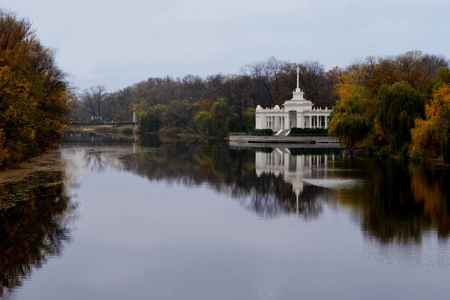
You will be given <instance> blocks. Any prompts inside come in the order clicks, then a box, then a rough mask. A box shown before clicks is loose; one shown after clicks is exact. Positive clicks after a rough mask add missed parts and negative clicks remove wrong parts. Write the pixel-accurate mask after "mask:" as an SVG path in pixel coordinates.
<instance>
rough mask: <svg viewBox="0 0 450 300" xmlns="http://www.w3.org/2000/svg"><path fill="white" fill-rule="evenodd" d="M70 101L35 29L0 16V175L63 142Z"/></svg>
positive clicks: (11, 16) (19, 20)
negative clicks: (6, 168) (15, 164)
mask: <svg viewBox="0 0 450 300" xmlns="http://www.w3.org/2000/svg"><path fill="white" fill-rule="evenodd" d="M70 95H71V93H70V91H69V87H68V84H67V82H66V81H65V74H64V73H63V72H62V71H61V70H60V69H58V67H57V66H56V63H55V60H54V55H53V52H52V51H51V50H49V49H48V48H45V47H44V46H42V45H41V43H40V42H39V40H38V38H37V37H36V34H35V31H34V30H33V29H32V26H31V23H30V22H29V21H27V20H24V19H19V18H17V17H16V16H14V15H11V14H6V13H3V12H1V11H0V169H3V168H5V167H6V166H9V165H11V164H12V163H15V162H18V161H23V160H26V159H28V158H29V157H31V156H35V155H37V154H38V153H40V152H41V151H43V150H45V149H46V148H48V147H50V146H53V145H55V144H57V143H59V142H60V141H61V137H62V132H63V130H64V128H65V125H64V124H65V123H66V120H67V118H68V117H69V105H68V101H67V100H68V98H69V97H70Z"/></svg>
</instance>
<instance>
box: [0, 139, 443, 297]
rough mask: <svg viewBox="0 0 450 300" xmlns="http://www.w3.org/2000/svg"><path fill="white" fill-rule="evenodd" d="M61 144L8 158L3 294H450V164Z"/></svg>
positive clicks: (0, 218) (1, 219)
mask: <svg viewBox="0 0 450 300" xmlns="http://www.w3.org/2000/svg"><path fill="white" fill-rule="evenodd" d="M51 155H52V156H50V157H51V158H52V159H51V166H50V167H48V168H43V167H45V166H46V165H47V164H50V162H49V161H50V159H48V160H47V161H46V160H45V159H44V160H43V161H42V160H41V161H40V162H39V163H37V164H36V165H37V166H38V168H37V169H33V168H31V169H30V170H28V171H27V172H26V173H24V174H22V175H20V176H19V175H14V176H13V179H11V178H10V179H7V178H6V177H5V176H6V175H5V174H6V173H3V175H2V174H1V173H0V177H1V176H3V177H4V178H3V180H1V181H0V186H1V187H0V244H1V247H0V278H1V282H0V299H18V300H19V299H34V300H40V299H42V300H44V299H45V300H47V299H66V300H72V299H74V300H75V299H108V300H112V299H246V300H248V299H447V298H448V296H449V295H450V284H448V278H449V275H450V242H449V233H450V208H449V204H450V187H449V183H450V172H449V171H448V170H447V171H445V170H433V169H431V168H429V167H428V166H426V165H421V164H415V163H406V162H398V161H377V160H370V159H355V160H348V159H345V157H343V156H342V154H341V153H340V151H339V150H333V149H319V148H314V147H312V148H284V147H266V148H239V147H230V146H229V145H228V144H227V143H221V142H217V141H194V140H189V139H186V140H182V139H160V138H158V137H152V138H146V139H142V140H139V141H136V140H134V139H132V138H124V137H122V138H121V137H113V136H95V135H93V134H85V135H74V136H71V137H66V140H65V141H64V143H63V144H62V145H61V147H60V148H59V149H57V150H55V151H53V152H52V154H51ZM55 157H57V158H58V159H55ZM44 158H45V156H44Z"/></svg>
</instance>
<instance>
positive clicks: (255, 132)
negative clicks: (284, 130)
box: [250, 129, 273, 136]
mask: <svg viewBox="0 0 450 300" xmlns="http://www.w3.org/2000/svg"><path fill="white" fill-rule="evenodd" d="M250 135H259V136H272V135H273V130H272V129H255V130H253V131H251V132H250Z"/></svg>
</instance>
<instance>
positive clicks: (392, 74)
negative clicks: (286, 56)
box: [329, 51, 450, 162]
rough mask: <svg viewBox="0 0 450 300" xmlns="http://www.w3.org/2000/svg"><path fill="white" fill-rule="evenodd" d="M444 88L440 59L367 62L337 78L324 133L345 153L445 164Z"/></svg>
mask: <svg viewBox="0 0 450 300" xmlns="http://www.w3.org/2000/svg"><path fill="white" fill-rule="evenodd" d="M449 85H450V71H449V61H448V60H447V59H446V58H445V57H443V56H436V55H429V54H423V53H421V52H420V51H411V52H407V53H405V54H402V55H398V56H392V57H382V58H375V57H368V58H367V59H366V60H365V61H364V62H358V63H355V64H352V65H351V66H349V67H348V68H347V69H346V70H345V71H344V72H342V74H341V75H340V76H339V77H338V82H337V84H336V85H335V90H336V93H337V94H338V97H339V100H338V101H337V103H336V106H335V107H334V110H333V113H332V116H331V122H330V128H329V134H330V135H332V136H337V137H340V138H341V141H342V142H343V143H344V144H345V145H347V147H348V148H349V149H350V150H352V149H354V148H362V149H364V150H365V151H366V152H367V153H374V154H377V155H380V156H394V157H405V158H407V157H409V158H413V159H435V158H439V157H441V158H443V159H444V161H445V162H450V130H449V126H450V123H449V119H450V86H449Z"/></svg>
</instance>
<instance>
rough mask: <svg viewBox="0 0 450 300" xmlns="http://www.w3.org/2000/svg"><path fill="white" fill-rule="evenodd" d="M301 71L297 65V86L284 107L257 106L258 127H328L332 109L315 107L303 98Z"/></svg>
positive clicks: (276, 129)
mask: <svg viewBox="0 0 450 300" xmlns="http://www.w3.org/2000/svg"><path fill="white" fill-rule="evenodd" d="M299 72H300V69H299V68H298V67H297V88H296V89H295V91H293V92H292V99H291V100H287V101H285V102H284V104H283V108H280V107H279V106H278V105H275V107H274V108H262V107H261V106H260V105H258V106H257V107H256V129H272V130H274V131H280V130H283V129H287V130H288V129H291V128H294V127H297V128H328V122H329V121H330V113H331V109H327V108H325V109H322V108H313V103H312V102H311V101H310V100H306V99H305V98H303V91H302V90H301V89H300V87H299Z"/></svg>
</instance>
